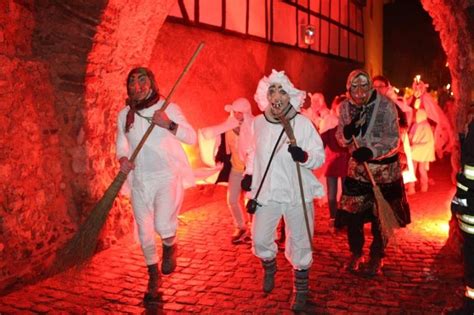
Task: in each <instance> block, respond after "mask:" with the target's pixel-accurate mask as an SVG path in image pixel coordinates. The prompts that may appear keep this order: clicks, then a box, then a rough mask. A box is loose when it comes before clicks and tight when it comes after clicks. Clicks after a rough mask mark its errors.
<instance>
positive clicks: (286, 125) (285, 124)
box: [278, 113, 314, 252]
mask: <svg viewBox="0 0 474 315" xmlns="http://www.w3.org/2000/svg"><path fill="white" fill-rule="evenodd" d="M278 118H279V119H280V122H281V124H282V125H283V128H284V129H285V133H286V135H287V136H288V139H290V146H296V145H297V144H296V138H295V134H294V132H293V128H292V127H291V125H290V123H289V122H288V119H286V117H285V115H282V114H281V113H280V115H278ZM295 164H296V173H297V174H298V184H299V188H300V195H301V203H302V205H303V213H304V221H305V226H306V232H307V234H308V241H309V245H310V246H311V251H312V252H314V246H313V238H312V237H311V229H310V227H309V218H308V210H307V209H306V202H305V198H304V191H303V180H302V177H301V167H300V163H299V162H295Z"/></svg>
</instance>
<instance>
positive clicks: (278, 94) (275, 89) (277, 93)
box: [267, 83, 290, 116]
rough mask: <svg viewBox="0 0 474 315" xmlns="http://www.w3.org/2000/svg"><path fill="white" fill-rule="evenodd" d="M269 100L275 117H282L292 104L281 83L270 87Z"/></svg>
mask: <svg viewBox="0 0 474 315" xmlns="http://www.w3.org/2000/svg"><path fill="white" fill-rule="evenodd" d="M267 98H268V101H269V102H270V106H271V113H272V115H274V116H278V115H280V114H281V113H282V112H284V110H285V109H286V108H287V107H288V105H289V104H290V96H289V95H288V93H287V92H286V91H285V90H283V88H282V86H281V84H279V83H275V84H272V85H270V87H269V88H268V94H267Z"/></svg>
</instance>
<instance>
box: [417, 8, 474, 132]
mask: <svg viewBox="0 0 474 315" xmlns="http://www.w3.org/2000/svg"><path fill="white" fill-rule="evenodd" d="M470 2H471V3H469V1H457V0H421V3H422V5H423V8H424V9H425V10H426V11H427V12H428V13H429V15H430V16H431V17H432V19H433V25H434V27H435V29H436V31H437V32H438V33H439V37H440V40H441V45H442V46H443V49H444V51H445V53H446V56H447V61H448V63H449V71H450V73H451V78H452V89H453V92H454V99H455V103H456V108H457V117H456V122H457V123H456V127H457V131H459V130H462V128H463V126H464V125H465V119H466V113H467V108H468V106H469V105H470V103H471V102H472V99H471V97H472V96H471V93H472V91H474V83H473V80H472V74H473V72H472V67H473V52H472V49H473V43H472V38H473V34H470V33H469V26H468V20H467V15H466V11H467V7H468V6H472V5H473V4H472V1H470ZM471 27H472V26H471ZM471 30H472V28H471Z"/></svg>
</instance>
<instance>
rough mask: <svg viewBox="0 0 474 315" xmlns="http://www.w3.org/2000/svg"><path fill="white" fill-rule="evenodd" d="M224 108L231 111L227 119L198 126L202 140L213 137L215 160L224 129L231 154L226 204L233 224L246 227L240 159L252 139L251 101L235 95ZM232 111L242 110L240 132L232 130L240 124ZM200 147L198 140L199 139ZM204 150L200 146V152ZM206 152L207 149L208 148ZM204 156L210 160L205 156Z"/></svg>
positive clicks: (227, 150) (228, 151) (247, 150)
mask: <svg viewBox="0 0 474 315" xmlns="http://www.w3.org/2000/svg"><path fill="white" fill-rule="evenodd" d="M224 109H225V111H227V112H229V113H230V115H229V117H228V118H227V120H226V121H225V122H223V123H221V124H218V125H215V126H211V127H206V128H203V129H201V130H200V132H201V134H202V135H203V138H204V139H205V140H210V139H214V140H213V143H214V147H213V149H212V160H214V157H215V154H216V153H217V149H218V147H219V145H220V143H221V137H220V135H221V134H222V133H225V137H226V153H227V154H231V165H232V169H231V171H230V175H229V180H228V190H227V205H228V207H229V210H230V212H231V215H232V218H233V219H234V226H235V227H236V228H238V229H241V230H242V229H246V224H247V223H246V215H245V214H244V212H243V209H242V206H241V204H240V200H239V199H240V195H241V192H242V189H241V187H240V182H241V181H242V176H243V171H244V169H243V166H244V165H243V163H244V162H245V160H246V159H247V155H248V153H249V151H250V145H251V142H252V136H251V131H250V128H251V124H252V121H253V115H252V107H251V105H250V102H249V101H248V100H247V99H246V98H238V99H236V100H235V101H234V102H232V104H229V105H226V106H225V108H224ZM234 112H239V113H242V114H243V122H242V124H241V125H240V129H239V130H240V131H239V135H237V134H235V133H234V132H233V131H232V129H234V128H236V127H239V122H238V121H237V119H236V118H234V114H233V113H234ZM200 149H203V148H202V147H201V141H200ZM204 152H205V150H201V156H202V154H203V153H204ZM207 153H208V154H209V153H210V152H209V150H207ZM206 160H210V159H209V158H208V157H206Z"/></svg>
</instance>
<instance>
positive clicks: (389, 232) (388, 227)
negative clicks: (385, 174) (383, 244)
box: [373, 186, 400, 241]
mask: <svg viewBox="0 0 474 315" xmlns="http://www.w3.org/2000/svg"><path fill="white" fill-rule="evenodd" d="M373 191H374V196H375V202H376V207H377V218H378V220H379V222H380V229H381V231H382V237H383V239H384V241H388V240H389V239H390V238H391V237H392V236H393V235H394V232H395V229H396V228H399V227H400V224H399V223H398V220H397V217H396V216H395V214H394V213H393V210H392V207H391V206H390V204H389V203H388V202H387V200H385V198H384V197H383V195H382V192H381V191H380V188H379V187H378V186H373Z"/></svg>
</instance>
